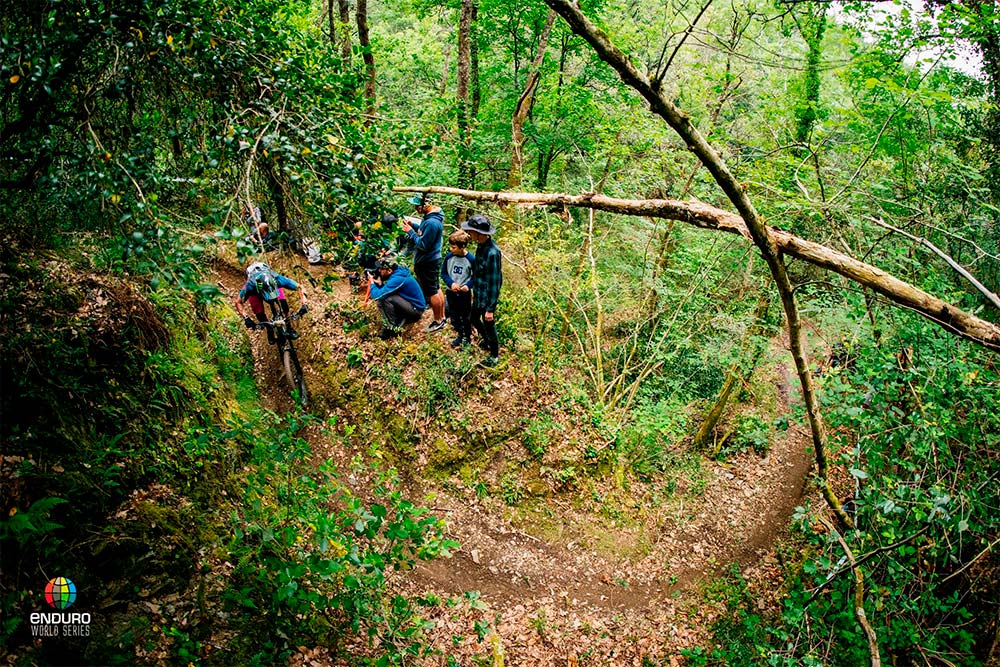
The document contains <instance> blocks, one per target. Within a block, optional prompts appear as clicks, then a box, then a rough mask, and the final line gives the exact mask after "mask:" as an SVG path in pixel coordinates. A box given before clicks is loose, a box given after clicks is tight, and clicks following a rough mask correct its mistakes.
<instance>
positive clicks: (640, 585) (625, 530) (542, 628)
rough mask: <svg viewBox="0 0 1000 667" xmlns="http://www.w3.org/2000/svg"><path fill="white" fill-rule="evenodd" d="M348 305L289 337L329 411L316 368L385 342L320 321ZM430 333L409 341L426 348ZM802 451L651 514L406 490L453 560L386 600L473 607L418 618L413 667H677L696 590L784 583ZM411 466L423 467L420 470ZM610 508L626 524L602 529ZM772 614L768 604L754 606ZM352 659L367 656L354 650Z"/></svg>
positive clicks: (321, 448) (269, 365)
mask: <svg viewBox="0 0 1000 667" xmlns="http://www.w3.org/2000/svg"><path fill="white" fill-rule="evenodd" d="M286 261H288V262H293V263H295V264H296V265H297V266H298V267H299V268H298V271H299V275H301V272H302V271H303V270H304V271H308V273H309V274H310V275H312V276H313V277H314V278H316V279H317V280H321V279H322V278H323V277H324V276H325V275H327V274H329V273H331V272H332V271H333V270H332V269H330V268H328V267H305V266H304V264H301V263H299V262H298V261H297V260H287V259H286ZM277 268H279V269H280V268H282V265H281V264H278V265H277ZM217 272H218V274H219V279H220V285H222V286H224V287H225V288H226V290H227V291H228V292H230V293H231V294H235V290H237V289H238V288H239V286H240V284H241V282H242V272H241V271H240V270H239V269H238V268H236V267H234V266H230V265H225V264H222V263H220V265H219V266H218V267H217ZM290 275H296V274H295V273H291V274H290ZM292 299H295V297H292ZM358 299H359V297H358V295H357V294H352V293H351V290H350V289H349V287H348V285H347V281H346V280H338V281H337V282H336V284H335V286H334V289H333V291H332V292H323V291H320V290H317V289H311V290H310V291H309V300H310V307H311V314H310V315H309V316H308V317H307V318H306V319H304V320H303V321H302V324H301V325H300V326H299V330H300V332H301V333H302V338H303V345H302V346H300V348H301V349H302V350H303V353H302V354H301V355H300V357H301V360H302V363H303V367H304V368H305V370H306V373H307V378H308V380H309V383H310V391H311V392H312V393H313V394H314V395H315V396H317V397H318V401H319V403H321V404H324V405H327V406H329V405H332V404H335V403H336V401H334V400H331V398H330V397H329V396H326V397H325V398H324V393H325V392H327V391H328V390H327V389H325V388H324V387H323V386H322V384H321V382H322V380H321V376H320V375H319V374H318V373H317V372H316V370H315V369H314V368H312V365H313V364H314V363H319V362H320V361H321V360H322V359H329V358H338V357H339V358H343V357H344V355H345V354H346V352H347V351H348V350H350V349H361V350H362V351H363V353H364V354H365V355H372V354H379V353H380V352H384V349H383V348H380V347H378V346H379V345H383V346H384V344H383V343H381V341H359V340H358V339H357V336H356V335H355V334H352V333H345V332H344V331H343V327H342V326H340V325H339V323H338V322H337V321H336V320H335V318H334V319H331V318H329V317H324V315H323V313H329V312H330V311H331V306H332V305H335V304H346V303H350V302H351V301H352V300H353V301H357V300H358ZM293 307H294V303H293ZM373 317H374V315H373ZM427 317H428V316H425V321H424V322H421V323H418V324H417V325H415V326H414V327H413V328H412V330H411V331H410V332H408V334H407V336H408V337H411V338H423V337H425V336H426V334H424V333H423V332H422V328H423V325H424V324H425V323H426V319H427ZM439 335H440V334H439ZM252 338H254V340H253V353H254V368H255V374H256V375H257V380H258V386H259V387H262V388H266V387H272V388H274V389H273V390H265V391H264V392H263V393H264V395H265V403H266V404H267V405H268V407H270V408H272V409H274V410H277V411H284V410H287V409H289V408H290V407H291V400H290V398H289V396H288V394H287V391H286V388H285V385H284V384H283V379H282V376H281V374H280V371H279V368H278V362H277V359H276V358H272V355H273V352H272V350H270V349H268V348H269V346H268V345H267V343H266V341H265V340H263V336H262V335H261V336H253V337H252ZM306 340H308V341H309V342H308V343H306ZM441 340H442V354H447V353H449V352H450V351H448V350H447V345H446V342H445V341H446V339H445V338H443V337H442V338H441ZM309 345H312V346H314V347H313V348H310V347H309ZM766 364H767V365H766V368H768V369H769V371H768V372H769V373H770V376H769V378H768V382H770V383H772V384H773V387H774V390H775V393H776V395H777V397H778V412H779V413H782V414H789V412H790V403H791V402H793V401H795V400H796V399H797V394H796V393H795V392H794V391H793V389H792V388H793V386H794V383H795V376H794V373H793V372H791V371H790V370H789V369H790V368H791V360H790V355H789V354H788V353H787V341H782V340H781V339H780V338H778V339H776V340H775V341H773V342H772V346H771V350H770V354H769V360H768V361H767V362H766ZM517 367H518V360H517V359H516V358H513V357H508V358H507V360H506V361H505V363H504V364H501V366H500V367H499V368H498V369H493V370H490V371H486V370H485V369H483V372H491V373H494V374H495V378H496V384H497V385H498V386H499V389H497V391H498V392H499V393H501V394H503V396H502V398H501V399H498V400H500V401H502V402H503V405H504V406H506V407H508V408H510V409H516V407H520V408H522V409H528V410H530V409H532V403H531V401H532V400H538V399H536V398H534V397H532V396H523V395H520V394H518V383H516V382H510V381H507V382H506V383H505V382H504V380H505V378H504V377H503V376H504V375H508V376H509V375H512V374H514V372H515V371H516V369H517ZM542 400H543V402H544V399H542ZM538 407H543V406H542V405H537V406H535V408H538ZM332 412H334V413H335V412H336V408H333V409H332ZM306 435H307V437H308V438H309V439H310V440H311V442H312V444H313V445H314V451H315V453H316V456H317V457H318V458H324V459H332V460H334V461H337V462H339V463H341V464H343V467H344V469H346V464H347V462H348V461H349V460H350V459H351V458H352V457H353V456H354V455H356V454H357V453H359V451H360V449H361V448H360V447H357V448H356V449H355V450H353V451H349V450H343V449H340V448H337V447H333V446H332V445H331V444H330V443H329V442H326V441H325V440H324V438H323V436H322V435H320V433H319V431H318V429H316V430H315V431H314V432H313V431H310V432H309V433H307V434H306ZM421 437H423V436H421ZM809 445H810V441H809V433H808V429H807V427H805V426H804V425H797V424H793V425H792V426H791V427H789V428H788V429H787V431H785V432H784V433H779V434H778V436H777V438H776V439H775V440H774V441H773V442H772V443H771V446H770V449H769V451H768V453H767V455H766V456H763V457H761V456H758V455H756V454H754V453H752V452H745V453H742V454H739V455H737V456H736V457H735V458H732V459H730V460H729V461H728V462H725V463H721V462H714V461H705V460H703V461H702V468H701V472H700V486H701V488H702V490H701V491H700V493H698V492H697V490H696V489H687V490H686V491H687V492H686V493H678V494H676V495H675V496H674V497H672V498H670V499H668V500H666V501H663V502H659V503H652V502H649V498H650V496H649V494H648V493H647V492H648V490H649V489H646V488H644V487H643V485H642V484H640V483H638V482H633V483H632V484H630V485H626V487H622V485H621V484H615V483H612V482H611V481H610V480H605V481H602V480H596V481H595V482H594V484H593V486H592V487H591V488H590V489H589V490H590V492H591V493H592V494H593V496H594V497H595V498H598V497H600V498H603V499H604V500H603V501H596V500H595V501H594V502H590V503H583V502H580V497H581V496H583V495H584V492H583V490H578V492H577V493H576V494H574V493H562V494H550V495H547V496H546V497H545V498H543V499H536V500H533V501H529V502H525V503H523V504H522V505H521V506H519V507H518V508H516V509H512V508H510V507H508V506H507V505H506V504H504V502H503V501H502V500H501V499H499V498H496V497H490V496H487V497H484V498H479V497H477V495H476V494H475V493H474V491H473V489H471V488H469V486H467V485H465V486H463V485H461V484H455V483H451V484H448V483H444V484H442V483H431V482H427V481H423V480H420V479H419V475H412V476H410V477H409V478H408V489H409V491H410V492H411V494H412V497H413V500H414V501H415V502H417V503H421V502H422V503H423V504H425V505H427V506H429V507H431V508H432V509H433V510H434V512H435V513H436V514H437V515H438V516H441V517H443V518H445V520H446V521H447V525H448V529H449V536H450V537H451V538H453V539H455V540H457V541H458V542H459V543H460V544H461V548H460V550H459V551H457V552H456V553H455V554H454V555H453V556H452V557H451V558H448V559H439V560H436V561H432V562H429V563H421V564H420V565H418V567H417V568H416V569H414V570H413V571H412V572H409V573H403V574H400V575H399V576H397V577H396V578H395V579H394V580H392V581H391V582H390V586H391V587H392V589H393V590H394V591H398V592H400V593H404V594H409V595H424V594H431V593H433V594H434V595H437V596H439V597H442V598H444V597H448V596H459V595H461V594H462V593H464V592H466V591H478V592H479V593H480V594H481V597H480V598H479V600H478V601H475V602H470V600H469V599H465V600H464V601H460V602H459V603H458V604H455V605H451V606H449V605H445V604H439V605H436V606H430V607H427V608H425V609H424V611H423V612H422V613H423V614H424V616H425V617H426V618H427V619H428V620H430V621H433V627H430V626H429V627H430V629H429V630H428V631H427V637H426V640H427V642H428V644H429V645H430V646H432V647H434V648H435V649H436V650H437V651H439V652H440V653H441V655H439V656H437V657H434V658H429V659H426V661H425V662H421V663H418V664H428V665H438V664H445V663H444V662H442V661H441V659H442V658H441V656H442V655H453V656H455V657H456V659H457V660H458V661H459V664H470V662H469V661H470V659H471V658H472V657H473V656H477V655H478V656H481V657H483V658H482V659H484V660H486V661H487V663H488V662H489V661H490V660H492V661H493V662H492V664H494V665H496V664H498V662H497V658H496V656H497V655H498V654H504V655H506V657H507V661H508V664H512V665H549V664H551V665H556V664H558V665H576V664H599V665H621V664H637V665H638V664H642V661H643V659H645V658H651V659H655V660H661V661H664V664H677V663H676V662H675V661H676V657H675V656H676V655H678V653H677V652H678V651H679V650H680V649H681V648H684V647H691V646H695V645H697V644H698V642H699V641H700V640H703V639H704V638H705V630H706V628H707V626H708V624H709V623H710V622H711V621H712V620H713V619H715V618H716V617H717V615H718V614H719V613H721V610H718V609H714V608H713V607H712V606H711V605H705V604H704V603H703V602H702V603H699V602H697V601H698V600H699V599H700V596H699V595H698V594H697V592H698V588H699V586H700V585H702V584H704V583H706V582H708V581H709V580H710V579H712V578H713V577H714V576H716V575H719V574H723V573H726V572H728V571H730V570H731V568H733V567H735V568H738V569H739V571H740V572H741V573H742V574H743V575H744V576H745V577H747V578H749V579H751V580H753V579H776V578H777V577H778V576H779V574H778V573H779V568H778V567H777V565H776V563H775V554H774V545H775V543H776V542H777V541H778V540H780V539H781V538H782V537H783V536H785V535H786V532H787V526H788V524H789V520H790V517H791V514H792V512H793V509H794V507H795V506H796V505H799V504H802V502H803V494H804V493H805V487H806V480H807V477H808V474H809V471H810V468H811V463H812V461H811V458H810V454H809ZM416 456H417V461H416V462H415V463H416V464H417V467H419V464H420V463H421V456H422V455H421V454H420V453H418V454H417V455H416ZM356 483H357V484H359V485H361V484H363V481H358V482H356ZM605 503H606V504H607V505H608V506H609V507H615V508H624V511H623V512H621V513H619V514H614V513H612V514H611V515H608V514H607V513H603V514H602V512H601V509H602V505H603V504H605ZM605 509H606V508H605ZM775 587H777V585H776V586H775ZM773 602H774V601H773V600H771V601H762V602H761V606H762V607H763V606H766V605H770V604H773ZM477 621H480V622H489V623H490V624H491V630H490V631H489V633H490V634H489V636H488V637H487V638H486V639H485V640H484V641H482V642H480V641H478V639H477V637H476V632H475V631H474V627H473V624H474V623H475V622H477ZM456 638H459V639H456ZM357 650H358V651H360V652H365V651H366V650H370V649H367V648H366V646H364V645H359V646H358V647H357ZM484 656H485V657H484ZM584 658H588V659H586V660H585V659H584ZM666 661H669V662H666ZM292 664H295V665H300V664H301V665H324V664H330V662H329V658H328V652H327V651H326V649H324V648H322V647H318V648H311V649H306V648H303V649H301V651H300V653H299V654H298V655H297V656H294V657H293V660H292ZM657 664H659V663H657Z"/></svg>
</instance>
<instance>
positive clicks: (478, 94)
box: [469, 0, 482, 187]
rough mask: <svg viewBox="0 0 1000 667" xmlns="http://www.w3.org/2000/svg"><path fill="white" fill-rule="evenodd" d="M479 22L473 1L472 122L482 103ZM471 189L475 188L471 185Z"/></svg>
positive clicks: (471, 45)
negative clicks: (477, 27)
mask: <svg viewBox="0 0 1000 667" xmlns="http://www.w3.org/2000/svg"><path fill="white" fill-rule="evenodd" d="M478 20H479V0H473V2H472V31H471V34H470V35H469V37H470V41H471V44H470V46H469V52H470V53H469V55H470V56H471V58H472V63H471V64H472V80H471V81H470V83H471V85H472V111H471V113H470V116H471V117H472V119H473V120H475V119H476V118H478V117H479V104H480V102H482V91H481V90H480V89H479V39H478V32H479V31H478V30H477V29H476V26H477V25H478V23H477V22H478ZM473 187H475V186H474V185H473Z"/></svg>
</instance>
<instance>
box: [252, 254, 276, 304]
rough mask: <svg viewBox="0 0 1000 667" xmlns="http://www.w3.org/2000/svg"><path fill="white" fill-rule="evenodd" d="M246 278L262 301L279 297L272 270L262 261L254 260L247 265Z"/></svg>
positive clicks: (274, 299)
mask: <svg viewBox="0 0 1000 667" xmlns="http://www.w3.org/2000/svg"><path fill="white" fill-rule="evenodd" d="M247 280H249V282H250V283H251V284H252V285H253V286H254V289H255V290H256V291H257V294H259V295H260V298H262V299H264V301H277V300H278V299H279V298H280V297H281V293H280V292H279V291H278V282H277V281H276V280H275V279H274V272H273V271H271V267H269V266H268V265H267V264H265V263H264V262H254V263H253V264H251V265H250V266H248V267H247Z"/></svg>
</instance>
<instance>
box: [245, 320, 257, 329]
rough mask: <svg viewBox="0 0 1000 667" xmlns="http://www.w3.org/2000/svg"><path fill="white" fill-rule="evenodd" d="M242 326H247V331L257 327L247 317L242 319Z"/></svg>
mask: <svg viewBox="0 0 1000 667" xmlns="http://www.w3.org/2000/svg"><path fill="white" fill-rule="evenodd" d="M243 324H245V325H246V326H247V329H254V328H256V327H257V323H256V322H254V321H253V320H251V319H250V318H249V317H244V318H243Z"/></svg>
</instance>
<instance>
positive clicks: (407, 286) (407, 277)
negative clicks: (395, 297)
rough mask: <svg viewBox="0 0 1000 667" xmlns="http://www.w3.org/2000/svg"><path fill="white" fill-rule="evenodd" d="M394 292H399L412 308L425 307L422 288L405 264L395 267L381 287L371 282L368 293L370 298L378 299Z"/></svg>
mask: <svg viewBox="0 0 1000 667" xmlns="http://www.w3.org/2000/svg"><path fill="white" fill-rule="evenodd" d="M396 292H399V296H401V297H403V298H404V299H406V300H407V301H409V302H410V303H411V304H413V307H414V308H418V309H420V310H423V309H425V308H426V307H427V302H426V301H424V293H423V290H421V289H420V285H419V283H417V279H416V278H414V277H413V274H412V273H410V270H409V269H407V268H406V267H405V266H400V267H397V268H396V270H395V271H393V272H392V273H391V274H390V275H389V277H388V278H387V279H386V281H385V283H383V285H382V286H381V287H379V286H378V285H376V284H375V283H372V287H371V292H369V294H370V295H371V298H372V299H374V300H375V301H378V300H379V299H384V298H385V297H387V296H389V295H390V294H395V293H396Z"/></svg>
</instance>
